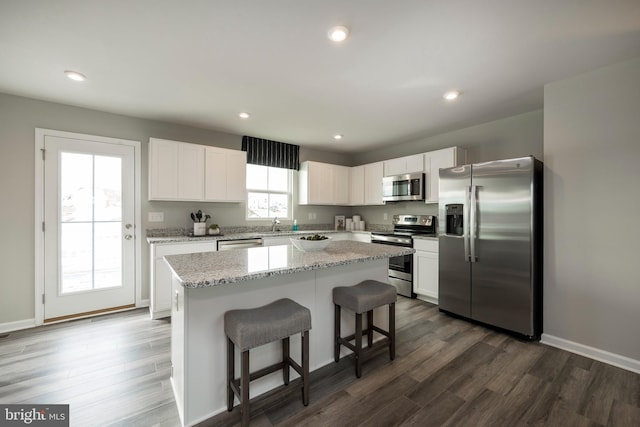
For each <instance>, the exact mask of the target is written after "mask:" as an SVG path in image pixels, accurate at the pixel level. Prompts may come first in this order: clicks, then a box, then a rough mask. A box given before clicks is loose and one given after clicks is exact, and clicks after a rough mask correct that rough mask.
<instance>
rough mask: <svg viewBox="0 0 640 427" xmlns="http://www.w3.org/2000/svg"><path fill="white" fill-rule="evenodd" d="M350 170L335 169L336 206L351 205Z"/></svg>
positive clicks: (334, 189)
mask: <svg viewBox="0 0 640 427" xmlns="http://www.w3.org/2000/svg"><path fill="white" fill-rule="evenodd" d="M349 169H350V168H348V167H346V166H338V165H335V166H334V167H333V203H334V204H336V205H348V204H349V190H350V186H349Z"/></svg>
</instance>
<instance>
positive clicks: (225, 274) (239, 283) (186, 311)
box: [165, 241, 414, 425]
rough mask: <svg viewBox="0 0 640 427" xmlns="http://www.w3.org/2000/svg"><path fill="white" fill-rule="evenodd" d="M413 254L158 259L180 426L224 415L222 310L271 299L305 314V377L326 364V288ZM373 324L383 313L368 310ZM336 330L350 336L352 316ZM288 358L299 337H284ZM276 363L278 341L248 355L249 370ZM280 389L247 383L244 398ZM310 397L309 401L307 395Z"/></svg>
mask: <svg viewBox="0 0 640 427" xmlns="http://www.w3.org/2000/svg"><path fill="white" fill-rule="evenodd" d="M413 252H414V250H413V249H412V248H403V247H394V246H387V245H374V244H370V243H362V242H353V241H332V242H331V243H329V245H328V246H327V248H326V249H325V250H323V251H318V252H300V251H298V250H297V249H295V248H294V247H293V246H291V245H282V246H270V247H258V248H248V249H238V250H233V251H225V252H206V253H196V254H186V255H172V256H167V257H165V259H166V262H167V263H168V264H169V266H170V268H171V270H172V271H173V284H172V286H173V288H172V291H173V303H172V309H171V363H172V376H171V383H172V386H173V390H174V395H175V398H176V404H177V406H178V412H179V414H180V418H181V421H182V424H183V425H193V424H196V423H198V422H201V421H203V420H205V419H207V418H210V417H212V416H214V415H216V414H218V413H220V412H222V411H225V410H226V409H227V408H226V385H225V380H226V338H225V334H224V313H225V312H226V311H227V310H231V309H238V308H253V307H258V306H261V305H264V304H268V303H270V302H272V301H275V300H277V299H279V298H290V299H292V300H294V301H296V302H298V303H299V304H302V305H303V306H305V307H307V308H309V310H310V311H311V319H312V320H311V322H312V329H311V334H310V368H311V370H312V371H313V370H315V369H318V368H320V367H322V366H324V365H326V364H328V363H332V362H333V327H334V326H333V302H332V289H333V288H334V287H336V286H351V285H355V284H357V283H359V282H361V281H362V280H366V279H375V280H380V281H386V279H387V275H388V259H389V258H390V257H394V256H399V255H407V254H411V253H413ZM374 319H375V322H376V323H377V324H379V325H380V326H381V327H382V328H383V329H384V328H385V327H387V325H388V323H387V313H386V310H382V309H381V310H375V312H374ZM342 330H343V335H347V334H349V333H353V330H354V322H353V318H352V316H348V315H346V316H343V318H342ZM377 338H380V336H378V337H377ZM346 353H348V352H347V351H346V350H345V354H346ZM291 356H292V357H293V358H294V359H295V360H300V336H299V335H298V336H293V337H291ZM236 357H238V358H239V353H238V352H236ZM280 357H281V346H280V343H279V342H275V343H270V344H267V345H264V346H262V347H259V348H256V349H254V350H252V351H251V356H250V364H251V370H252V371H254V370H256V369H260V368H261V367H264V366H266V365H269V364H271V363H275V362H276V361H278V360H280ZM239 366H240V364H239V359H238V361H236V367H238V368H239ZM292 374H293V375H292V378H295V377H296V376H297V374H296V373H295V372H294V371H292ZM237 376H239V373H237ZM281 384H282V374H281V373H278V372H275V373H273V374H271V375H268V376H266V377H264V378H261V379H259V380H256V381H253V382H252V383H251V388H250V391H251V397H252V398H253V397H255V396H257V395H260V394H262V393H264V392H266V391H268V390H271V389H273V388H275V387H278V386H280V385H281ZM293 387H296V386H295V385H293ZM310 399H311V401H312V402H313V394H311V396H310Z"/></svg>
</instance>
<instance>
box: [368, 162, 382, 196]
mask: <svg viewBox="0 0 640 427" xmlns="http://www.w3.org/2000/svg"><path fill="white" fill-rule="evenodd" d="M382 174H383V164H382V162H377V163H369V164H367V165H364V186H365V188H364V204H365V205H384V202H383V201H382Z"/></svg>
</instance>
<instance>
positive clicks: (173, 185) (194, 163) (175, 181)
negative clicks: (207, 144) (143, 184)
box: [149, 138, 204, 200]
mask: <svg viewBox="0 0 640 427" xmlns="http://www.w3.org/2000/svg"><path fill="white" fill-rule="evenodd" d="M203 195H204V147H203V146H199V145H195V144H187V143H183V142H176V141H167V140H165V139H156V138H150V140H149V200H202V197H203Z"/></svg>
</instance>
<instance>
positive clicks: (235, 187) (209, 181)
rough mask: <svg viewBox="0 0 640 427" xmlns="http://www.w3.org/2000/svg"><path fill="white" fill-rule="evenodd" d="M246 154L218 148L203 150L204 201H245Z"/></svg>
mask: <svg viewBox="0 0 640 427" xmlns="http://www.w3.org/2000/svg"><path fill="white" fill-rule="evenodd" d="M246 181H247V153H245V152H244V151H238V150H228V149H225V148H218V147H206V149H205V181H204V189H205V193H204V200H205V201H210V202H240V201H243V200H244V199H245V195H246Z"/></svg>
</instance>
